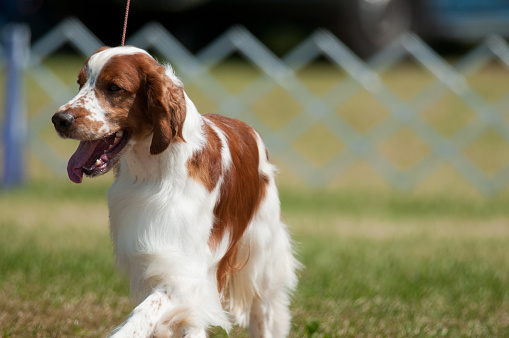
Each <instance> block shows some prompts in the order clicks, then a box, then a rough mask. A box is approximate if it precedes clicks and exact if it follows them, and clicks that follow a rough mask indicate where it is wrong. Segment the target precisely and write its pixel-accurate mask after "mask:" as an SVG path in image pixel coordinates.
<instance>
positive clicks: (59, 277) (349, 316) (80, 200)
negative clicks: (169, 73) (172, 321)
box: [0, 0, 509, 337]
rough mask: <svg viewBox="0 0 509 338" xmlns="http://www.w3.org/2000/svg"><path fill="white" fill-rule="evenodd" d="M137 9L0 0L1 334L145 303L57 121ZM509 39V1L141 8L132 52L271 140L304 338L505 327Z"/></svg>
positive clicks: (136, 4)
mask: <svg viewBox="0 0 509 338" xmlns="http://www.w3.org/2000/svg"><path fill="white" fill-rule="evenodd" d="M125 6H126V1H124V0H88V1H67V0H0V104H1V105H0V121H1V123H2V124H1V130H0V136H1V142H0V158H1V159H0V164H1V168H0V179H1V181H0V257H2V260H1V261H0V297H1V298H2V299H9V301H6V302H5V303H4V304H1V305H0V329H2V330H3V331H1V330H0V332H3V334H4V337H10V336H13V337H16V336H24V337H26V336H104V333H105V332H107V331H108V330H109V329H111V328H112V327H114V326H115V324H118V323H120V322H122V321H123V318H124V317H123V316H125V315H126V314H127V313H128V312H129V310H130V307H129V304H128V301H127V294H128V286H126V285H125V281H123V279H122V278H121V277H120V276H119V275H118V273H117V272H116V271H115V269H114V263H113V258H112V257H111V245H110V244H109V240H108V229H107V217H108V215H107V209H106V199H105V195H106V190H107V187H108V185H109V184H111V182H112V179H113V178H112V175H106V176H104V177H100V178H97V179H94V180H90V179H86V180H85V181H84V183H83V184H81V185H79V186H76V185H73V184H72V183H71V182H70V181H69V180H68V179H67V175H66V165H67V161H68V159H69V157H70V156H71V154H72V153H73V152H74V150H75V149H76V147H77V142H74V141H71V140H61V139H59V138H58V136H57V135H56V133H55V132H54V130H53V126H52V125H51V122H50V120H51V116H52V114H53V113H54V112H55V111H56V110H57V109H58V107H60V106H61V105H62V104H63V103H65V102H67V101H68V100H69V99H70V98H71V97H73V96H74V95H75V93H76V91H77V89H78V86H77V84H76V77H77V73H78V71H79V69H80V68H81V66H82V64H83V62H84V60H85V59H86V58H87V57H88V56H89V55H90V54H91V53H93V51H95V50H96V49H97V48H99V47H100V46H102V45H109V46H116V45H119V44H120V41H121V37H122V25H123V21H124V13H125ZM508 39H509V0H243V1H240V0H238V1H235V0H143V1H141V0H132V1H131V8H130V13H129V21H128V27H127V37H126V44H130V45H135V46H138V47H141V48H145V49H147V50H148V51H149V52H151V53H152V54H153V55H155V56H156V57H157V58H158V60H159V61H161V62H170V63H171V64H172V65H173V66H174V67H175V69H176V72H177V75H178V76H179V77H180V78H181V79H182V80H183V82H184V84H185V88H186V91H187V93H188V95H189V96H190V98H191V99H192V100H193V101H194V102H195V104H196V105H197V107H198V110H199V111H200V112H202V113H220V114H223V115H227V116H230V117H234V118H238V119H241V120H243V121H246V122H247V123H249V124H250V125H252V126H253V127H254V128H255V129H257V130H258V131H259V132H260V134H261V135H262V137H263V138H264V140H265V142H266V144H267V147H268V149H269V151H270V154H271V159H272V161H273V162H274V163H275V164H276V165H277V166H278V168H279V171H280V172H279V175H278V182H279V186H280V192H281V200H282V207H283V213H284V214H285V217H286V218H285V219H286V221H287V223H288V224H289V225H290V228H291V229H292V231H293V233H294V237H295V238H296V240H297V241H298V242H299V243H301V244H300V245H299V252H300V255H301V260H302V261H303V262H304V263H305V265H306V267H307V268H306V270H304V271H303V272H302V276H301V286H300V289H299V291H298V292H297V296H296V298H295V301H294V302H295V305H294V307H295V311H294V312H295V319H294V327H293V329H292V336H294V337H302V336H310V337H336V336H358V335H368V336H369V335H373V336H375V335H386V336H405V337H407V336H412V335H420V336H438V335H446V336H447V335H450V336H486V335H488V336H508V335H509V315H508V313H509V295H508V293H507V290H509V250H507V249H506V246H507V245H506V243H507V240H509V223H508V220H509V218H508V216H509V211H508V210H509V208H507V205H508V202H509V76H508V75H509V45H508V43H507V41H508ZM452 276H454V278H453V277H452ZM466 295H468V296H466ZM478 308H482V309H483V310H482V311H480V310H478ZM92 313H95V315H94V314H92ZM480 313H482V314H480ZM222 335H224V333H222V332H220V331H214V332H213V334H212V336H222ZM243 335H245V332H243V331H241V330H238V331H235V332H234V335H233V336H243Z"/></svg>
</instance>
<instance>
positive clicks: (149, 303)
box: [110, 289, 182, 338]
mask: <svg viewBox="0 0 509 338" xmlns="http://www.w3.org/2000/svg"><path fill="white" fill-rule="evenodd" d="M171 308H172V302H171V299H170V297H169V295H168V293H167V292H165V290H161V289H156V290H154V291H153V292H152V294H151V295H150V296H148V297H147V298H146V299H145V300H144V301H143V302H142V303H141V304H140V305H138V306H137V307H136V308H135V309H134V310H133V312H132V313H131V315H130V316H129V318H128V319H127V320H126V321H125V322H124V323H123V324H122V325H120V326H119V327H117V328H116V329H115V330H114V331H113V332H112V334H111V336H110V337H111V338H127V337H129V338H135V337H140V338H141V337H143V338H146V337H157V336H158V335H156V334H155V331H154V330H155V329H156V326H157V324H158V323H159V322H160V320H161V317H162V316H163V315H164V314H165V313H167V312H168V311H169V310H170V309H171ZM175 336H178V334H176V335H175ZM180 336H182V334H180Z"/></svg>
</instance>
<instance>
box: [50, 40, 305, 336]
mask: <svg viewBox="0 0 509 338" xmlns="http://www.w3.org/2000/svg"><path fill="white" fill-rule="evenodd" d="M78 84H79V92H78V94H77V95H76V96H75V97H74V98H73V99H71V100H70V101H69V102H68V103H66V104H64V105H63V106H62V107H60V108H59V110H58V111H57V112H56V113H55V114H54V115H53V117H52V122H53V124H54V126H55V129H56V131H57V133H58V134H59V135H60V136H61V137H62V138H70V139H75V140H79V141H80V143H79V146H78V148H77V150H76V152H75V153H74V154H73V155H72V156H71V158H70V160H69V162H68V166H67V172H68V176H69V179H70V180H71V181H72V182H75V183H81V182H82V179H83V174H85V175H86V176H88V177H95V176H99V175H103V174H105V173H107V172H108V171H110V170H111V169H113V172H114V176H115V181H114V183H113V184H112V186H111V187H110V188H109V190H108V206H109V219H110V233H111V238H112V241H113V244H114V250H115V255H116V261H117V264H118V266H119V268H120V270H121V271H123V272H125V273H126V274H127V276H128V277H129V282H130V297H131V300H132V301H133V303H134V305H135V306H136V307H135V308H134V310H133V312H132V313H131V315H130V317H129V318H128V319H127V320H126V321H125V322H124V323H123V324H122V325H120V326H119V327H118V328H116V329H115V330H114V331H113V332H112V336H113V337H206V336H207V329H209V328H210V327H213V326H220V327H222V328H224V329H225V330H226V331H229V330H230V329H231V327H232V324H238V325H241V326H244V327H247V326H249V332H250V335H251V337H285V336H287V335H288V333H289V331H290V321H291V315H290V311H289V304H290V300H291V299H290V298H291V294H292V291H294V290H295V288H296V285H297V276H296V270H297V269H298V268H299V266H300V265H299V262H298V261H297V260H296V258H295V257H294V256H295V255H294V252H293V249H292V241H291V238H290V236H289V234H288V230H287V226H286V225H285V224H284V223H283V222H282V221H281V215H280V201H279V197H278V191H277V188H276V184H275V179H274V175H275V167H274V166H273V165H272V164H271V163H270V162H269V155H268V151H267V149H266V148H265V145H264V143H263V141H262V139H261V137H260V135H259V134H258V133H257V132H256V131H255V130H254V129H253V128H251V127H250V126H248V125H247V124H245V123H243V122H241V121H239V120H235V119H231V118H227V117H224V116H221V115H214V114H209V115H201V114H200V113H199V112H198V110H197V109H196V107H195V105H194V104H193V102H192V101H191V100H190V99H189V97H188V96H187V94H186V92H185V91H184V86H183V83H182V82H181V81H180V80H179V79H178V78H177V76H176V75H175V73H174V71H173V69H172V67H171V66H170V65H161V64H159V63H158V62H157V61H156V60H155V59H154V58H153V57H152V56H151V55H149V54H148V53H147V52H146V51H144V50H142V49H139V48H136V47H131V46H125V47H114V48H109V47H103V48H101V49H99V50H97V51H96V52H95V53H94V54H93V55H92V56H91V57H89V58H88V59H87V60H86V61H85V64H84V66H83V67H82V68H81V70H80V72H79V74H78Z"/></svg>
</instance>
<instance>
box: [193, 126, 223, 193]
mask: <svg viewBox="0 0 509 338" xmlns="http://www.w3.org/2000/svg"><path fill="white" fill-rule="evenodd" d="M203 132H204V134H205V135H206V137H207V143H206V145H205V147H203V149H201V150H200V151H199V152H196V153H194V154H193V157H191V158H190V159H189V160H188V161H187V171H188V174H189V176H190V177H192V178H193V179H195V180H197V181H198V182H201V183H202V184H203V185H204V186H205V187H206V188H207V190H208V191H209V192H211V191H212V190H213V189H214V187H215V186H216V184H217V182H218V180H219V177H220V176H221V171H222V163H221V140H220V139H219V136H218V135H217V134H216V132H215V131H214V130H213V129H212V128H211V127H210V125H209V122H208V120H206V119H204V124H203Z"/></svg>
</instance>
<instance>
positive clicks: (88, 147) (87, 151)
mask: <svg viewBox="0 0 509 338" xmlns="http://www.w3.org/2000/svg"><path fill="white" fill-rule="evenodd" d="M99 142H101V140H97V141H81V142H80V145H79V146H78V149H76V151H75V152H74V154H73V155H72V156H71V158H70V159H69V163H68V164H67V175H69V179H70V180H71V181H73V182H74V183H81V181H82V180H83V166H84V165H85V163H87V161H88V160H89V159H90V157H91V156H92V154H93V153H94V150H95V148H96V147H97V145H98V144H99Z"/></svg>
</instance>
